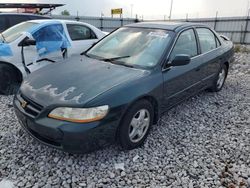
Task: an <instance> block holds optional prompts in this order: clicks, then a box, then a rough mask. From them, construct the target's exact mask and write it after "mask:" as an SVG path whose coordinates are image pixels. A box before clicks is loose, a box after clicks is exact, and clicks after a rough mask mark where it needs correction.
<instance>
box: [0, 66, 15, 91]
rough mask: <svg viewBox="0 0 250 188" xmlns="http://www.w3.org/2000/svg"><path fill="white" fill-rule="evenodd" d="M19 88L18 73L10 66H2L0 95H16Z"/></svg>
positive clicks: (0, 69)
mask: <svg viewBox="0 0 250 188" xmlns="http://www.w3.org/2000/svg"><path fill="white" fill-rule="evenodd" d="M19 86H20V83H19V82H18V79H17V73H16V71H15V70H14V69H13V68H12V67H10V66H9V65H5V64H0V94H3V95H12V94H15V93H16V92H17V90H18V88H19Z"/></svg>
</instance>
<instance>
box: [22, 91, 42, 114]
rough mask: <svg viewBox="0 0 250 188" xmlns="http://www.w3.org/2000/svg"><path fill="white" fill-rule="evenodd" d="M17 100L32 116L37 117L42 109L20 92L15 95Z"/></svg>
mask: <svg viewBox="0 0 250 188" xmlns="http://www.w3.org/2000/svg"><path fill="white" fill-rule="evenodd" d="M17 100H18V102H19V104H20V107H21V108H23V110H24V111H25V113H26V114H27V115H29V116H30V117H32V118H35V117H37V116H38V115H39V114H40V113H41V111H42V109H43V106H41V105H39V104H37V103H35V102H34V101H32V100H30V99H29V98H27V97H25V96H24V95H22V94H18V95H17Z"/></svg>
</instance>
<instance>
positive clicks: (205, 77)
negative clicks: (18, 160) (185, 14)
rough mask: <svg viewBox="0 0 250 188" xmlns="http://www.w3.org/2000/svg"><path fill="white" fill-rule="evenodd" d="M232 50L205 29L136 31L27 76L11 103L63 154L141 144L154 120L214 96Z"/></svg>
mask: <svg viewBox="0 0 250 188" xmlns="http://www.w3.org/2000/svg"><path fill="white" fill-rule="evenodd" d="M233 55H234V51H233V44H232V42H231V41H227V40H225V39H223V38H221V37H220V36H219V35H218V34H217V33H216V32H215V31H213V30H212V29H210V28H209V27H207V26H205V25H200V24H192V23H171V22H162V23H161V22H147V23H136V24H132V25H128V26H124V27H122V28H119V29H117V30H116V31H114V32H112V33H111V34H109V35H108V36H106V37H105V38H104V39H102V40H101V41H99V42H98V43H97V44H95V45H94V46H93V47H91V48H90V49H89V50H87V51H85V52H83V53H82V54H81V55H79V56H75V57H72V58H71V59H67V60H65V61H64V62H60V63H55V64H53V65H50V66H48V67H45V68H43V69H41V70H38V71H36V72H34V73H32V74H30V76H28V77H27V78H26V79H25V80H24V82H23V83H22V85H21V87H20V90H19V91H18V93H17V94H16V96H15V98H14V107H15V112H16V115H17V117H18V119H19V121H20V124H21V125H22V127H23V128H24V129H25V130H26V131H27V132H28V133H29V134H30V135H31V136H33V137H34V138H35V139H37V140H38V141H40V142H42V143H44V144H46V145H49V146H52V147H55V148H58V149H61V150H64V151H67V152H70V153H83V152H90V151H93V150H95V149H97V148H100V147H103V146H105V145H109V144H112V143H118V144H119V145H120V146H121V148H123V149H125V150H129V149H134V148H136V147H139V146H141V145H142V144H143V142H144V141H145V139H146V138H147V136H148V133H149V131H150V128H151V127H152V126H153V125H155V124H157V121H158V119H159V118H160V117H161V114H162V113H163V112H165V111H167V110H169V109H170V108H172V107H173V106H175V105H177V104H178V103H180V102H181V101H183V100H185V99H187V98H188V97H190V96H193V95H195V94H197V93H198V92H200V91H202V90H205V89H209V90H210V91H214V92H217V91H220V90H221V89H222V87H223V85H224V82H225V79H226V77H227V73H228V69H229V65H230V63H231V62H232V61H233Z"/></svg>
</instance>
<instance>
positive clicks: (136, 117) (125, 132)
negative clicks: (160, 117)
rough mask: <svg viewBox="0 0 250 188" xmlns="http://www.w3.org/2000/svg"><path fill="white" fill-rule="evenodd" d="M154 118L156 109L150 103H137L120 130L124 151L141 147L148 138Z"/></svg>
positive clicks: (142, 101)
mask: <svg viewBox="0 0 250 188" xmlns="http://www.w3.org/2000/svg"><path fill="white" fill-rule="evenodd" d="M153 118H154V109H153V106H152V104H151V103H150V102H148V101H147V100H141V101H138V102H136V103H135V104H134V105H133V106H132V107H131V108H130V109H129V110H128V111H127V113H126V114H125V116H124V118H123V120H122V122H121V124H120V127H119V130H118V139H119V142H120V145H121V147H122V149H124V150H131V149H134V148H137V147H139V146H141V145H142V144H143V142H144V141H145V139H146V138H147V135H148V133H149V130H150V127H151V126H152V124H153Z"/></svg>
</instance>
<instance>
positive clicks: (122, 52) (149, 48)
mask: <svg viewBox="0 0 250 188" xmlns="http://www.w3.org/2000/svg"><path fill="white" fill-rule="evenodd" d="M170 39H171V37H170V32H169V31H165V30H159V29H145V28H126V27H125V28H120V29H118V30H117V31H115V32H114V33H112V34H111V35H109V36H107V37H106V38H104V39H103V40H102V41H100V42H99V43H98V44H97V45H95V46H94V47H93V48H91V49H90V50H89V51H88V52H87V54H86V55H88V56H90V57H94V58H98V59H102V60H110V61H111V60H113V61H112V62H114V63H115V62H119V64H121V63H123V64H126V65H131V66H141V67H153V66H155V65H156V64H157V63H158V62H159V60H160V58H161V56H162V55H163V52H164V50H165V49H166V47H167V46H168V44H169V42H170Z"/></svg>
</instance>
